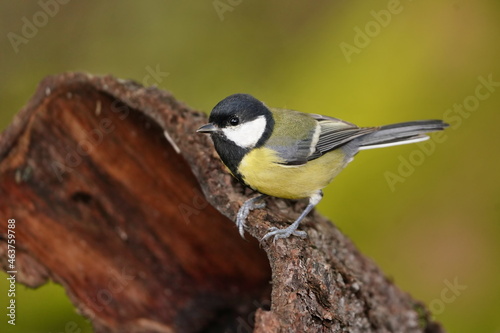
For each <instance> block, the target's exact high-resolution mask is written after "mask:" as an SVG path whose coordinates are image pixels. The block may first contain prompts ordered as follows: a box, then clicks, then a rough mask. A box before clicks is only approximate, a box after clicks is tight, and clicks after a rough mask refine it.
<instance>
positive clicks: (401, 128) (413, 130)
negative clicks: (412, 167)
mask: <svg viewBox="0 0 500 333" xmlns="http://www.w3.org/2000/svg"><path fill="white" fill-rule="evenodd" d="M448 126H449V125H448V124H447V123H445V122H443V121H442V120H419V121H410V122H405V123H398V124H392V125H386V126H381V127H380V128H379V129H378V130H377V131H375V132H372V133H369V134H366V135H363V136H361V137H358V138H356V139H354V140H353V141H354V142H355V144H356V146H358V149H359V150H363V149H372V148H381V147H389V146H396V145H402V144H407V143H413V142H419V141H424V140H427V139H428V138H429V137H428V136H427V135H425V133H428V132H435V131H441V130H443V129H445V128H446V127H448ZM354 142H353V143H354Z"/></svg>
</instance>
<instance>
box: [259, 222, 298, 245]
mask: <svg viewBox="0 0 500 333" xmlns="http://www.w3.org/2000/svg"><path fill="white" fill-rule="evenodd" d="M291 235H294V236H298V237H301V238H305V237H307V233H306V232H305V231H300V230H297V229H293V228H292V226H290V227H288V228H285V229H278V228H276V227H271V228H269V229H268V232H267V234H265V235H264V237H262V239H261V242H263V241H265V240H266V239H268V238H270V237H272V236H274V239H273V243H274V242H276V240H277V239H280V238H288V237H290V236H291Z"/></svg>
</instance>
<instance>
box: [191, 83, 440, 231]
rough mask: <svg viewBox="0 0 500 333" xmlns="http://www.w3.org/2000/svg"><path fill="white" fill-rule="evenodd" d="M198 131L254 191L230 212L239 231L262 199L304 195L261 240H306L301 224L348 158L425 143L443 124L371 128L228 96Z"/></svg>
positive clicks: (246, 97) (241, 96)
mask: <svg viewBox="0 0 500 333" xmlns="http://www.w3.org/2000/svg"><path fill="white" fill-rule="evenodd" d="M208 121H209V122H208V123H207V124H205V125H203V126H201V127H200V128H199V129H198V130H197V132H199V133H206V134H209V135H210V137H211V139H212V141H213V144H214V147H215V150H216V151H217V153H218V155H219V157H220V159H221V160H222V162H223V163H224V165H225V166H226V167H227V169H229V171H230V173H231V174H232V175H233V176H234V177H235V178H236V179H237V180H238V181H240V182H241V183H243V184H244V185H246V186H248V187H250V188H251V189H253V190H255V191H257V192H259V194H258V195H257V196H255V197H253V198H250V199H248V200H246V201H245V202H244V203H243V205H242V206H241V208H240V209H239V211H238V213H237V215H236V221H235V222H236V225H237V227H238V230H239V233H240V234H241V236H242V237H243V236H244V229H245V227H246V225H245V223H246V219H247V217H248V215H249V214H250V212H251V211H252V210H254V209H262V208H264V207H265V203H264V200H263V199H264V198H266V197H267V196H272V197H278V198H284V199H293V200H298V199H308V204H307V206H306V208H305V209H304V211H303V212H302V214H300V216H299V217H298V218H297V219H296V220H295V221H294V222H293V223H292V224H291V225H289V226H288V227H286V228H283V229H279V228H277V227H271V228H270V229H269V230H268V232H267V233H266V234H265V235H264V237H263V238H262V239H261V241H264V240H266V239H269V238H271V237H274V238H273V241H276V240H277V239H282V238H288V237H289V236H291V235H294V236H298V237H307V233H306V232H305V231H302V230H297V229H298V227H299V225H300V222H301V221H302V220H303V219H304V218H305V217H306V216H307V215H308V214H309V212H310V211H311V210H312V209H313V208H314V207H315V206H316V205H317V204H318V203H319V202H320V201H321V199H322V197H323V192H322V189H323V188H324V187H326V186H327V185H328V184H329V183H330V182H331V181H332V180H333V179H334V178H335V177H336V176H337V175H338V174H339V172H340V171H342V169H344V168H345V167H346V166H347V164H349V162H351V161H352V160H353V158H354V156H355V155H356V154H357V153H358V152H359V151H360V150H365V149H371V148H380V147H389V146H395V145H400V144H409V143H415V142H420V141H424V140H427V139H428V138H429V136H428V135H426V133H428V132H434V131H441V130H444V129H445V128H446V127H448V124H447V123H445V122H443V121H442V120H419V121H410V122H402V123H396V124H391V125H385V126H377V127H358V126H356V125H354V124H352V123H349V122H347V121H344V120H340V119H337V118H332V117H328V116H324V115H320V114H311V113H303V112H299V111H294V110H288V109H280V108H272V107H268V106H267V105H266V104H264V103H263V102H261V101H260V100H258V99H257V98H255V97H253V96H251V95H249V94H241V93H239V94H233V95H230V96H228V97H226V98H224V99H223V100H222V101H220V102H219V103H218V104H217V105H216V106H215V107H214V108H213V109H212V111H211V112H210V116H209V119H208Z"/></svg>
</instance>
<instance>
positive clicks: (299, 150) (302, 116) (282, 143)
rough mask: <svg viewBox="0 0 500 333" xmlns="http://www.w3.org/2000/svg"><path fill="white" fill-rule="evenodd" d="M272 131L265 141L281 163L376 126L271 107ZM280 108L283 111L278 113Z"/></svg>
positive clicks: (309, 156)
mask: <svg viewBox="0 0 500 333" xmlns="http://www.w3.org/2000/svg"><path fill="white" fill-rule="evenodd" d="M273 111H274V113H273V114H274V117H275V118H279V117H280V116H282V115H284V114H286V121H282V120H281V119H276V120H277V121H276V123H277V124H280V126H276V127H275V129H274V133H273V135H272V137H271V138H270V140H269V141H268V142H267V143H266V144H265V145H266V147H268V148H270V149H272V150H274V151H275V152H276V154H277V156H278V157H279V158H280V160H281V161H280V162H279V163H280V164H283V165H302V164H306V163H307V162H308V161H310V160H313V159H316V158H318V157H320V156H322V155H323V154H325V153H327V152H329V151H331V150H333V149H336V148H338V147H340V146H342V145H343V144H345V143H347V142H349V141H351V140H353V139H355V138H357V137H359V136H361V135H364V134H367V133H371V132H373V131H375V130H376V128H371V127H367V128H360V127H357V126H356V125H354V124H351V123H348V122H346V121H343V120H340V119H336V118H332V117H327V116H322V115H315V114H308V113H302V112H297V111H290V110H284V109H276V108H273ZM282 112H283V113H282Z"/></svg>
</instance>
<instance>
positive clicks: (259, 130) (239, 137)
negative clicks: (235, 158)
mask: <svg viewBox="0 0 500 333" xmlns="http://www.w3.org/2000/svg"><path fill="white" fill-rule="evenodd" d="M265 130H266V118H265V117H264V116H259V117H257V118H255V119H254V120H252V121H249V122H246V123H243V124H240V125H238V126H229V127H226V128H224V129H222V132H223V133H224V135H225V136H226V138H228V139H229V140H231V141H233V142H234V143H235V144H237V145H238V146H240V147H242V148H252V147H254V146H255V145H256V144H257V142H259V140H260V138H261V136H262V134H264V131H265Z"/></svg>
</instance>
